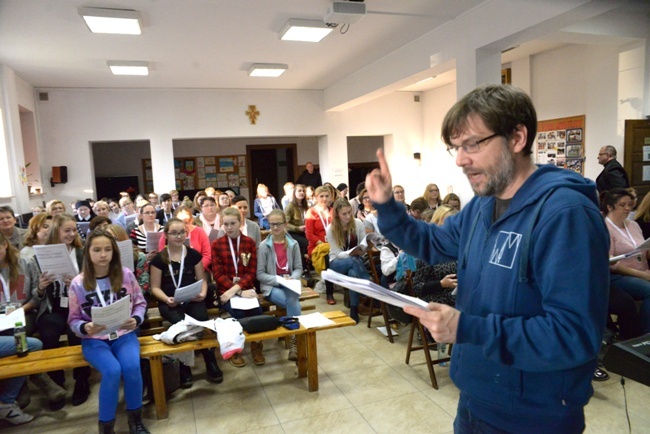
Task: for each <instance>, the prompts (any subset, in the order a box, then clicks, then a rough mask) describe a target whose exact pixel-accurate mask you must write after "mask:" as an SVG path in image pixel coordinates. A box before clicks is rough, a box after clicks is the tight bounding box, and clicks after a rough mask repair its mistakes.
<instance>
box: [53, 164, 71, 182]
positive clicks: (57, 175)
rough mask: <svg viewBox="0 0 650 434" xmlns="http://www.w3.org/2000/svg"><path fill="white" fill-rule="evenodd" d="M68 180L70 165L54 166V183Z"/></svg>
mask: <svg viewBox="0 0 650 434" xmlns="http://www.w3.org/2000/svg"><path fill="white" fill-rule="evenodd" d="M66 182H68V166H52V184H65V183H66Z"/></svg>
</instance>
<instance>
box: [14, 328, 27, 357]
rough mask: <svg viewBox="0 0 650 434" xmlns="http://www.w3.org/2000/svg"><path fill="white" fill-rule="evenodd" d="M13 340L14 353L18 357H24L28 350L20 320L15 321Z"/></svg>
mask: <svg viewBox="0 0 650 434" xmlns="http://www.w3.org/2000/svg"><path fill="white" fill-rule="evenodd" d="M14 341H15V342H16V355H17V356H18V357H25V356H26V355H27V353H28V352H29V347H28V346H27V332H25V327H24V326H23V323H22V322H20V321H19V322H17V323H16V327H14Z"/></svg>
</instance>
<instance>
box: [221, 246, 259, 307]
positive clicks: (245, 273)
mask: <svg viewBox="0 0 650 434" xmlns="http://www.w3.org/2000/svg"><path fill="white" fill-rule="evenodd" d="M240 237H241V238H240V240H239V251H237V240H236V239H235V240H232V247H233V250H234V251H235V254H236V255H237V271H238V273H237V274H235V264H234V262H233V259H232V253H231V251H230V244H229V243H228V235H226V236H223V237H221V238H217V239H216V240H214V241H213V243H212V274H213V275H214V280H216V282H217V290H218V291H219V294H223V293H224V292H226V291H227V290H229V289H230V288H232V287H233V286H234V285H235V283H234V282H233V281H232V279H233V278H234V277H235V275H237V276H238V277H239V279H240V281H239V286H240V287H241V288H242V289H254V288H255V286H254V282H255V276H256V274H257V246H256V245H255V241H253V239H252V238H250V237H247V236H246V235H240ZM242 253H244V254H248V253H250V259H249V261H248V264H246V266H244V261H243V260H242V257H241V254H242Z"/></svg>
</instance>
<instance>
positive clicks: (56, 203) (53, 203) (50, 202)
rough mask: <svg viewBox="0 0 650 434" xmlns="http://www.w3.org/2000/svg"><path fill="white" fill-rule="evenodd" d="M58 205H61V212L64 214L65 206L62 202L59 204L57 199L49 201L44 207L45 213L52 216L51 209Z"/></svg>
mask: <svg viewBox="0 0 650 434" xmlns="http://www.w3.org/2000/svg"><path fill="white" fill-rule="evenodd" d="M58 204H61V206H63V212H65V211H66V209H65V204H64V203H63V202H61V201H60V200H58V199H53V200H51V201H49V202H48V203H47V205H46V206H45V211H47V213H48V214H52V207H53V206H54V205H58Z"/></svg>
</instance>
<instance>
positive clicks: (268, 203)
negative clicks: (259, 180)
mask: <svg viewBox="0 0 650 434" xmlns="http://www.w3.org/2000/svg"><path fill="white" fill-rule="evenodd" d="M274 209H280V205H278V202H277V201H276V200H275V197H273V195H272V194H269V189H268V187H267V186H266V185H264V184H257V198H256V199H255V203H254V206H253V212H254V214H255V216H256V217H257V223H258V224H259V225H260V228H261V229H263V230H267V229H269V222H268V221H267V219H266V218H267V216H268V215H269V214H270V213H271V211H273V210H274Z"/></svg>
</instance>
